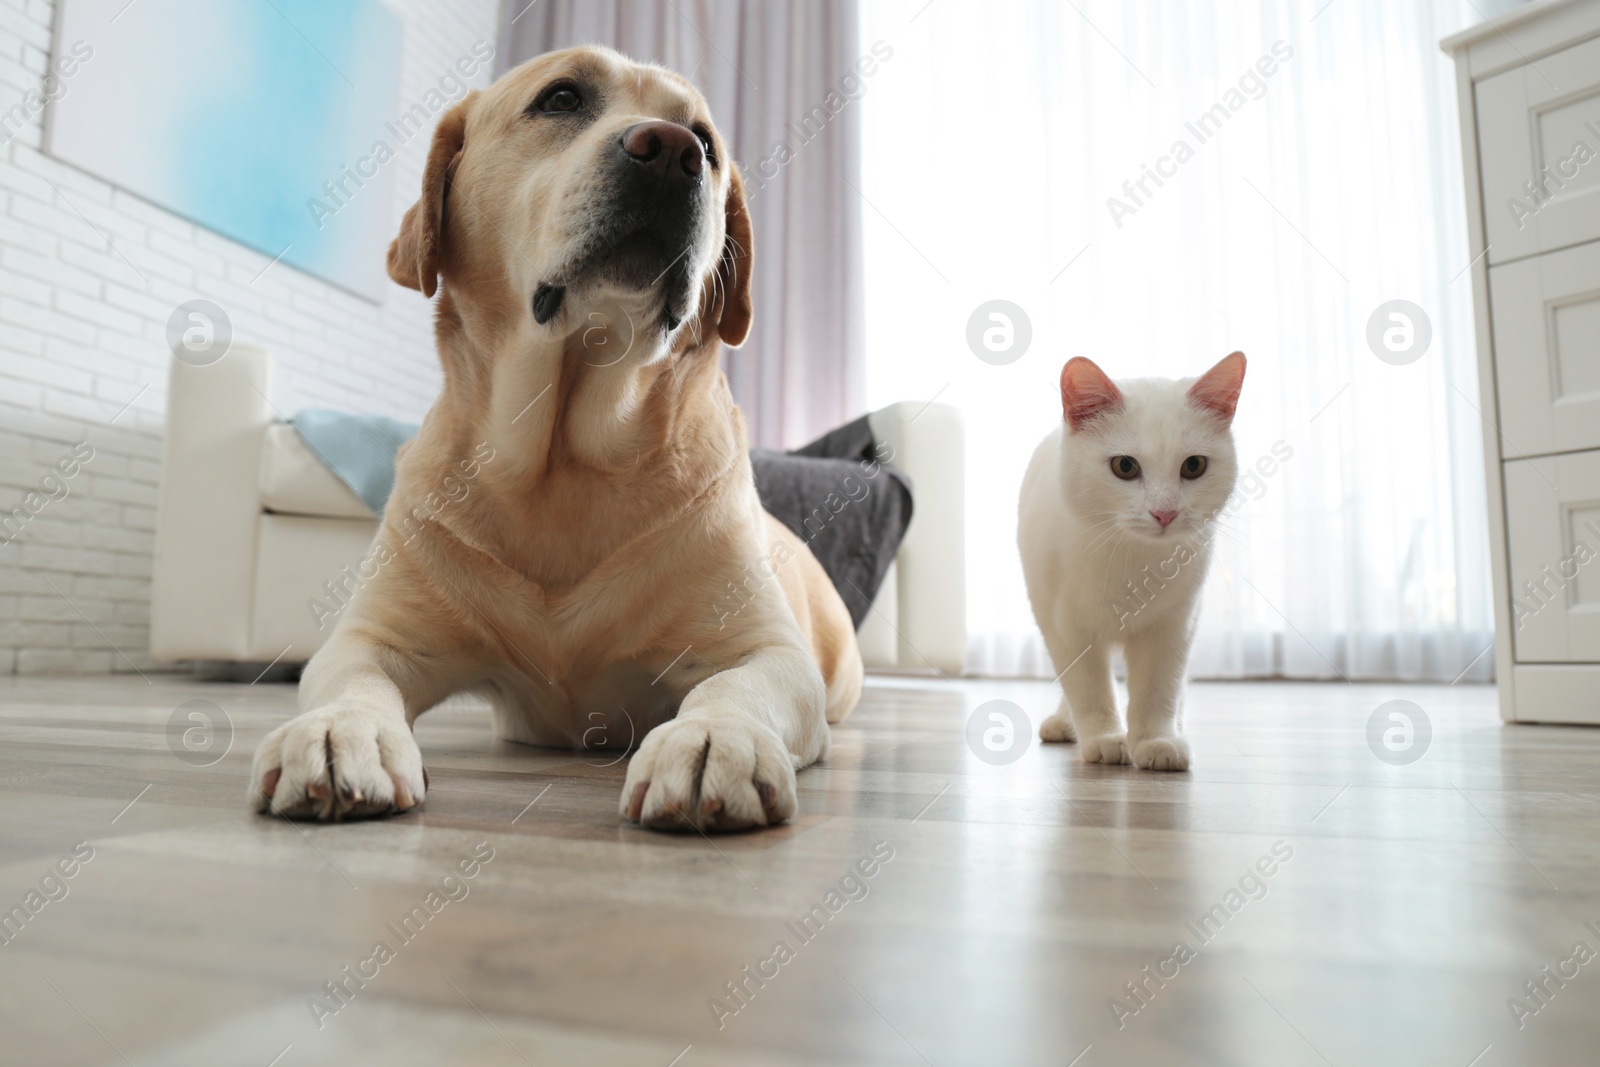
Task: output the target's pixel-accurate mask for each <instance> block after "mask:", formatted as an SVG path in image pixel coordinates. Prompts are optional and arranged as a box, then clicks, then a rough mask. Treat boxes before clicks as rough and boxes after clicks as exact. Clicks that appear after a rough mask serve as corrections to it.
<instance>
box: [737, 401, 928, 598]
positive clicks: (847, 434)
mask: <svg viewBox="0 0 1600 1067" xmlns="http://www.w3.org/2000/svg"><path fill="white" fill-rule="evenodd" d="M888 453H889V450H888V449H887V447H881V448H880V446H879V444H878V442H876V441H875V440H874V439H873V436H872V427H871V425H869V424H868V422H867V420H866V418H864V417H863V418H860V419H857V420H856V421H855V422H852V423H850V424H849V425H847V426H842V427H840V428H839V429H837V430H834V431H833V432H832V433H829V434H827V435H825V436H823V437H820V438H818V439H817V440H815V441H813V442H811V443H810V444H809V445H806V446H804V447H803V448H798V449H795V450H794V451H793V452H774V451H771V450H769V449H764V448H758V449H756V450H755V451H753V452H751V453H750V465H751V466H752V467H753V468H754V469H755V479H756V492H757V493H758V494H759V495H760V497H761V506H762V507H764V508H766V509H767V513H768V514H770V515H771V516H772V517H773V518H775V519H777V520H778V521H779V522H781V523H783V524H784V525H785V526H787V527H788V528H789V529H790V530H792V531H794V534H795V536H797V537H799V538H800V540H802V541H804V542H806V544H807V545H808V546H809V547H810V549H811V553H812V555H814V556H816V557H817V561H818V562H819V563H821V564H822V569H823V570H824V571H827V573H828V577H829V578H831V579H832V580H833V585H834V588H835V589H837V590H839V595H840V596H841V597H842V598H844V604H845V607H847V608H849V609H850V618H851V620H852V621H854V623H855V625H856V628H857V629H860V628H861V623H862V622H863V621H864V620H865V619H866V617H867V612H868V611H869V610H871V608H872V602H873V600H874V599H876V598H877V595H878V588H879V586H881V585H882V584H883V578H884V575H885V574H887V573H888V571H889V565H890V564H891V563H893V562H894V557H895V553H896V552H898V551H899V550H900V542H901V540H902V539H903V538H904V537H905V534H906V529H907V528H908V527H909V526H910V525H911V479H909V478H908V477H907V476H906V475H905V474H904V473H903V472H902V471H898V470H896V469H894V468H893V467H890V466H887V465H885V464H884V463H883V460H884V459H885V458H890V457H889V455H888Z"/></svg>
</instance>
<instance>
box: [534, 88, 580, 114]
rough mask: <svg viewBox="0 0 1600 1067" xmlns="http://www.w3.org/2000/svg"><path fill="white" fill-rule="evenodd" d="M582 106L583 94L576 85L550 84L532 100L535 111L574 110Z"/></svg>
mask: <svg viewBox="0 0 1600 1067" xmlns="http://www.w3.org/2000/svg"><path fill="white" fill-rule="evenodd" d="M582 106H583V96H582V94H581V93H579V92H578V87H577V86H576V85H552V86H550V88H548V89H546V90H545V91H544V92H542V93H540V94H539V99H537V100H535V101H534V102H533V109H534V110H535V111H576V110H578V109H579V108H580V107H582Z"/></svg>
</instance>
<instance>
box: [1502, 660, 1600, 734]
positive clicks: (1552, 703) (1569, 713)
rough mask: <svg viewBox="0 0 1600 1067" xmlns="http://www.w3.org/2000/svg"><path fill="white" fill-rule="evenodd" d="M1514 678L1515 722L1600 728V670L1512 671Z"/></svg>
mask: <svg viewBox="0 0 1600 1067" xmlns="http://www.w3.org/2000/svg"><path fill="white" fill-rule="evenodd" d="M1511 677H1512V685H1514V686H1515V689H1516V697H1517V717H1516V720H1515V721H1516V722H1570V723H1586V724H1591V725H1600V666H1582V667H1567V666H1561V667H1555V666H1548V667H1547V666H1533V667H1513V668H1512V669H1511ZM1501 684H1502V685H1504V684H1505V683H1504V682H1501Z"/></svg>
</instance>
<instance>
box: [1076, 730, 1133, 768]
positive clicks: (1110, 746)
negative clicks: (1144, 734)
mask: <svg viewBox="0 0 1600 1067" xmlns="http://www.w3.org/2000/svg"><path fill="white" fill-rule="evenodd" d="M1079 751H1080V752H1082V753H1083V762H1085V763H1127V762H1129V760H1128V738H1127V736H1126V735H1125V734H1106V735H1105V736H1104V737H1086V738H1084V739H1083V743H1082V746H1081V747H1080V749H1079Z"/></svg>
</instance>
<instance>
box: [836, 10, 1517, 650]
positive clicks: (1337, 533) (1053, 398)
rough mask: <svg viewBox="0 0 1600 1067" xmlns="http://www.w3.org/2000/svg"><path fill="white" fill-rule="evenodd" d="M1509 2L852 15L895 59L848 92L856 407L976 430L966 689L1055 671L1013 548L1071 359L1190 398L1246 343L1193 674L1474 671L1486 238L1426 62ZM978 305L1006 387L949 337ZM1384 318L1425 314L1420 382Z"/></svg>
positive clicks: (959, 337) (1481, 569) (1433, 65)
mask: <svg viewBox="0 0 1600 1067" xmlns="http://www.w3.org/2000/svg"><path fill="white" fill-rule="evenodd" d="M1508 6H1510V5H1509V4H1508V3H1506V2H1500V3H1492V2H1491V0H1459V2H1457V0H1439V2H1437V3H1428V2H1418V3H1404V4H1395V3H1392V2H1389V0H1332V2H1331V3H1327V2H1326V0H1296V2H1292V3H1291V2H1287V0H1257V2H1240V3H1228V4H1221V3H1214V2H1211V3H1202V2H1181V0H1159V2H1157V0H1149V2H1144V3H1112V2H1100V0H1075V2H1074V3H1057V2H1053V0H1049V2H1037V3H1025V2H1018V3H985V4H978V3H962V2H958V0H934V2H933V3H931V4H928V3H926V0H905V2H904V3H895V2H888V0H885V2H873V3H868V4H864V5H862V7H863V12H862V40H863V43H864V44H866V43H870V42H873V41H878V40H882V41H883V42H885V43H886V44H887V45H888V46H890V47H892V49H893V59H892V61H890V62H887V63H885V64H884V65H883V69H882V72H881V73H880V74H879V76H878V77H877V78H876V79H875V80H874V83H873V85H872V88H871V91H870V92H869V93H868V94H867V95H866V96H865V97H864V99H863V100H862V117H863V126H864V141H863V145H864V148H863V166H862V171H863V174H862V186H861V193H862V195H863V198H864V200H865V202H866V204H867V205H868V209H867V211H866V212H865V225H866V262H867V294H866V295H867V301H866V307H867V354H868V355H867V394H868V395H867V399H868V402H869V404H871V405H873V406H876V405H878V404H882V403H887V402H889V401H892V400H900V399H905V398H907V397H921V398H931V397H934V396H937V397H938V398H939V399H940V400H941V401H944V402H948V403H954V404H957V405H959V406H960V407H962V408H963V409H964V410H965V412H966V418H967V434H968V442H969V457H970V458H969V469H968V481H967V485H968V493H969V501H968V503H969V518H968V529H967V535H968V542H969V546H970V560H969V564H968V581H969V590H968V604H969V609H968V610H969V626H970V631H971V634H972V647H971V655H970V667H971V669H972V670H974V671H975V672H977V673H985V674H1001V675H1011V674H1020V675H1038V676H1043V677H1049V676H1051V675H1053V674H1054V673H1055V672H1054V671H1053V670H1052V669H1051V668H1050V666H1049V663H1048V660H1047V658H1046V656H1045V653H1044V648H1043V644H1042V641H1041V640H1040V638H1039V636H1038V633H1037V630H1036V628H1035V627H1034V625H1033V620H1032V617H1031V614H1030V612H1029V610H1028V605H1027V601H1026V598H1025V596H1024V593H1023V587H1022V579H1021V570H1020V566H1019V564H1018V561H1017V554H1016V549H1015V540H1014V538H1015V524H1016V494H1017V489H1018V485H1019V482H1020V479H1021V475H1022V471H1023V468H1024V466H1025V465H1026V463H1027V460H1028V457H1029V456H1030V455H1031V453H1032V449H1033V447H1034V445H1035V444H1036V443H1037V442H1038V440H1039V439H1040V438H1041V437H1042V436H1043V435H1044V434H1045V433H1046V432H1047V430H1048V429H1049V428H1050V427H1051V426H1052V425H1054V423H1055V421H1056V420H1057V419H1059V418H1060V417H1061V414H1060V407H1059V396H1058V393H1057V387H1056V379H1057V375H1058V373H1059V371H1060V368H1061V365H1062V363H1063V362H1064V361H1065V360H1066V359H1067V358H1069V357H1071V356H1074V355H1088V356H1090V357H1091V358H1094V359H1095V360H1097V361H1099V362H1100V363H1101V364H1102V365H1103V366H1104V367H1106V369H1107V370H1108V371H1109V372H1110V373H1111V374H1112V375H1113V376H1124V377H1128V376H1140V375H1163V376H1173V377H1177V376H1183V375H1190V374H1197V373H1199V372H1200V371H1202V370H1204V369H1205V368H1206V367H1208V366H1210V365H1211V364H1212V363H1213V362H1215V361H1216V360H1217V359H1219V358H1220V357H1221V356H1223V355H1225V354H1226V353H1228V352H1230V351H1232V350H1233V349H1236V348H1237V349H1243V350H1244V351H1245V352H1246V353H1247V355H1248V356H1249V357H1250V370H1249V375H1248V377H1247V379H1246V383H1245V392H1244V398H1243V401H1242V403H1241V406H1240V409H1239V415H1238V418H1237V421H1236V424H1235V426H1236V436H1237V438H1238V445H1239V453H1240V457H1241V460H1242V463H1243V464H1245V465H1253V464H1255V463H1256V461H1257V460H1258V458H1261V457H1266V459H1265V460H1263V462H1262V470H1264V471H1270V473H1257V474H1256V475H1255V477H1254V479H1252V480H1250V481H1248V482H1247V484H1246V490H1247V495H1248V496H1249V497H1250V499H1249V500H1248V502H1246V503H1245V504H1243V506H1242V507H1241V508H1240V509H1239V510H1238V511H1237V512H1236V513H1235V514H1234V515H1233V516H1232V517H1231V518H1229V519H1228V520H1227V528H1226V530H1225V531H1224V532H1223V535H1222V536H1221V537H1220V538H1219V550H1218V554H1217V562H1216V565H1215V566H1214V569H1213V572H1212V576H1211V582H1210V587H1209V588H1208V589H1207V592H1206V606H1205V613H1204V616H1203V619H1202V623H1201V629H1200V637H1199V639H1198V643H1197V647H1196V652H1195V656H1194V662H1193V672H1194V674H1196V675H1197V676H1201V677H1230V678H1237V677H1255V676H1288V677H1305V678H1333V679H1338V678H1341V677H1343V678H1349V679H1361V678H1386V679H1408V680H1423V679H1427V680H1443V681H1450V680H1452V679H1455V678H1456V677H1457V676H1462V677H1464V678H1466V679H1469V680H1483V679H1487V678H1489V677H1491V676H1492V670H1493V666H1492V659H1493V657H1492V655H1480V653H1482V652H1484V650H1485V649H1486V647H1487V646H1488V645H1489V644H1490V642H1491V635H1492V628H1493V620H1492V612H1491V607H1490V597H1489V588H1488V587H1489V566H1488V548H1487V535H1486V532H1485V513H1484V507H1485V505H1484V499H1483V485H1482V463H1483V459H1482V449H1481V439H1480V433H1481V422H1480V415H1479V413H1478V410H1477V404H1478V390H1477V384H1476V382H1477V377H1476V370H1475V356H1474V350H1473V335H1472V319H1471V292H1470V283H1469V280H1468V278H1467V276H1466V274H1465V268H1466V267H1467V265H1468V262H1469V260H1471V259H1472V258H1473V255H1474V253H1475V252H1476V251H1477V250H1476V249H1468V248H1467V244H1466V228H1465V224H1464V208H1463V205H1462V181H1461V174H1460V168H1461V156H1460V149H1459V142H1458V137H1457V132H1456V106H1455V95H1454V93H1455V90H1454V80H1453V79H1454V76H1453V72H1452V68H1451V65H1450V62H1449V60H1448V59H1447V58H1446V57H1445V56H1444V55H1443V54H1441V53H1440V51H1439V49H1438V41H1439V39H1440V38H1441V37H1443V36H1445V35H1446V34H1448V33H1450V32H1453V31H1454V30H1457V29H1459V28H1461V27H1463V26H1466V25H1469V24H1471V23H1474V22H1478V21H1481V16H1480V15H1479V14H1478V12H1479V11H1480V10H1481V11H1482V12H1483V13H1484V14H1487V15H1492V14H1496V13H1497V12H1499V11H1503V10H1505V9H1506V8H1507V7H1508ZM1263 72H1267V73H1263ZM1219 105H1220V107H1218V108H1217V109H1215V110H1214V107H1217V106H1219ZM1208 113H1209V115H1210V118H1209V120H1208V121H1206V122H1205V123H1204V124H1202V122H1201V118H1202V116H1204V115H1207V114H1208ZM1180 142H1181V143H1182V145H1183V146H1185V147H1180ZM1147 168H1148V169H1147ZM1151 173H1154V174H1155V177H1154V178H1152V177H1149V176H1148V175H1149V174H1151ZM1158 179H1159V184H1158ZM1141 180H1142V181H1143V187H1142V189H1141V187H1140V182H1141ZM1124 183H1128V184H1127V185H1126V186H1125V184H1124ZM1112 197H1115V198H1117V199H1118V200H1119V201H1121V202H1122V205H1123V207H1115V205H1110V204H1108V201H1109V199H1110V198H1112ZM1113 208H1115V210H1113ZM992 299H1004V300H1009V301H1012V302H1014V303H1015V304H1017V305H1019V306H1020V307H1021V308H1022V309H1023V310H1024V311H1025V313H1026V314H1027V316H1028V317H1029V319H1030V321H1031V326H1032V341H1031V346H1030V347H1029V348H1028V350H1027V352H1026V354H1025V355H1023V356H1022V357H1021V358H1020V359H1018V360H1017V361H1016V362H1013V363H1011V364H1009V365H1006V366H992V365H989V364H987V363H985V362H982V361H980V360H979V359H978V358H976V357H975V356H974V354H973V353H972V351H971V350H970V349H969V347H968V344H967V340H966V334H967V320H968V317H969V316H970V315H971V314H972V312H973V311H974V309H975V308H977V307H978V305H980V304H981V303H983V302H985V301H989V300H992ZM1396 299H1404V300H1409V301H1412V302H1414V303H1415V304H1417V305H1420V307H1421V308H1422V309H1423V310H1424V312H1425V313H1426V315H1427V317H1428V320H1429V322H1430V323H1431V332H1432V340H1431V344H1430V346H1429V347H1428V349H1427V351H1426V352H1425V354H1424V355H1423V356H1422V357H1421V358H1420V359H1418V360H1416V361H1415V362H1411V363H1409V364H1406V365H1394V364H1392V363H1390V362H1385V361H1383V360H1380V359H1379V358H1378V357H1377V356H1376V355H1375V354H1374V352H1373V350H1372V349H1371V348H1370V347H1369V345H1368V342H1367V331H1368V321H1369V319H1370V318H1371V317H1372V315H1373V312H1374V311H1375V310H1376V309H1377V308H1378V307H1379V305H1381V304H1384V303H1385V302H1387V301H1390V300H1396ZM1279 442H1282V444H1279ZM1275 447H1276V449H1277V452H1278V453H1280V454H1281V453H1283V452H1285V451H1289V452H1292V455H1290V456H1289V458H1287V459H1286V460H1279V459H1277V458H1275V457H1274V448H1275Z"/></svg>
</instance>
